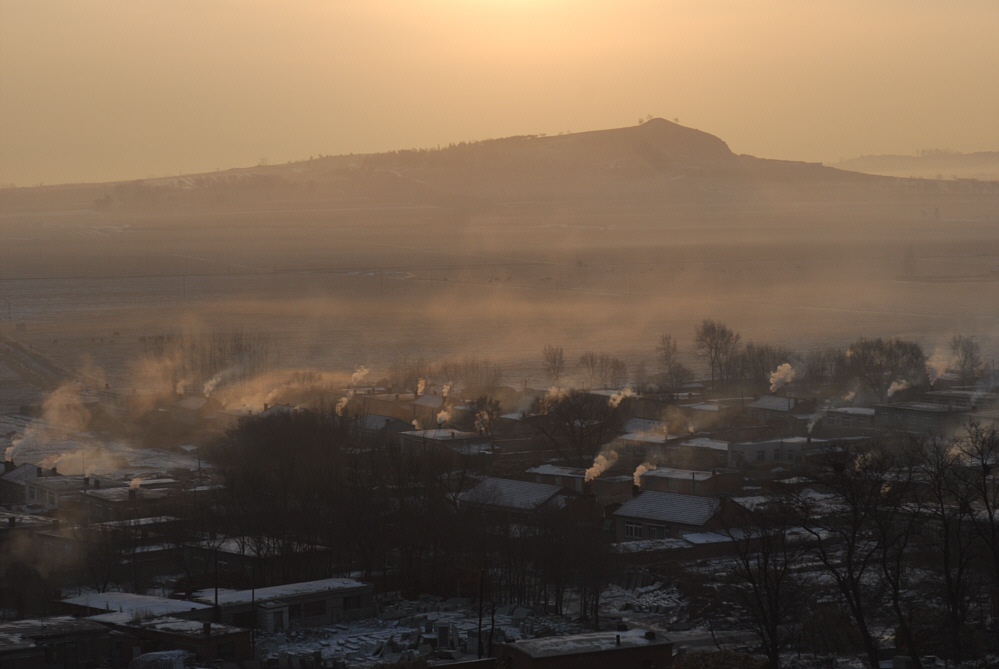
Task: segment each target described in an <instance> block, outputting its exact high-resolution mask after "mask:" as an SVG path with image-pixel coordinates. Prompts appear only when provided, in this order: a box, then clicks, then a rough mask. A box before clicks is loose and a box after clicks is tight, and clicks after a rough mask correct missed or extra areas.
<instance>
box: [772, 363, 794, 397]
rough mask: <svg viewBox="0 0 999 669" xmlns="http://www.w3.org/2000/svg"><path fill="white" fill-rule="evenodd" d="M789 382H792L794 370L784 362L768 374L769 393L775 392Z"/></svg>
mask: <svg viewBox="0 0 999 669" xmlns="http://www.w3.org/2000/svg"><path fill="white" fill-rule="evenodd" d="M791 381H794V368H793V367H791V364H790V363H788V362H785V363H783V364H782V365H779V366H778V367H777V369H775V370H774V371H773V372H771V373H770V392H772V393H775V392H777V390H779V389H780V388H782V387H783V386H784V385H786V384H788V383H791Z"/></svg>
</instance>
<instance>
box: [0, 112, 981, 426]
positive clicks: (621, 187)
mask: <svg viewBox="0 0 999 669" xmlns="http://www.w3.org/2000/svg"><path fill="white" fill-rule="evenodd" d="M0 217H2V219H0V236H2V239H0V321H2V323H3V328H2V331H3V333H4V334H6V335H8V336H11V337H14V338H16V339H17V340H18V341H20V342H22V343H23V344H25V345H26V346H29V347H31V348H32V349H33V351H34V352H35V353H40V354H43V355H45V356H48V357H49V358H50V359H51V360H53V361H54V362H55V363H56V364H58V365H60V366H62V367H64V368H66V369H68V370H72V371H75V372H80V373H83V374H84V375H85V376H87V377H88V378H91V379H97V378H99V379H100V380H102V381H104V382H106V383H109V384H112V385H133V386H141V385H143V384H148V383H151V382H152V381H151V380H150V379H151V378H152V377H150V376H148V370H145V371H143V369H142V368H141V367H142V365H141V364H140V362H139V361H141V360H142V359H143V358H144V356H148V355H149V352H150V342H151V341H154V340H155V338H157V337H164V336H167V335H183V334H187V335H199V336H200V335H204V334H205V333H229V334H232V333H244V334H246V335H247V336H249V337H252V338H254V339H255V340H259V341H265V342H267V344H266V348H267V350H268V356H267V366H268V367H269V368H272V369H274V370H283V371H287V370H311V371H316V372H328V373H343V374H345V375H347V376H348V377H349V374H350V372H352V371H353V370H355V369H357V368H358V367H359V366H365V367H367V368H370V369H371V370H372V372H373V373H374V374H375V375H376V377H377V376H381V375H382V374H383V373H384V372H385V370H387V369H388V368H389V367H390V366H392V365H398V364H402V363H403V362H405V361H407V360H409V361H413V360H416V359H423V360H425V361H427V362H430V363H433V362H440V361H444V360H451V359H460V358H465V357H468V356H477V357H479V358H483V359H488V360H490V361H492V362H495V363H498V364H499V365H500V366H501V367H502V369H503V373H504V380H505V382H506V383H507V384H509V385H515V386H518V387H519V386H521V385H533V386H536V387H542V386H545V384H546V383H547V382H548V380H547V379H546V377H545V374H544V372H543V371H542V365H541V359H540V351H541V349H542V347H543V346H544V345H545V344H548V343H553V344H558V345H562V346H564V348H565V351H566V354H567V357H569V358H570V359H575V357H576V356H578V355H579V354H580V353H582V352H583V351H586V350H597V351H607V352H610V353H613V354H614V355H618V356H620V357H622V358H623V359H624V360H626V361H627V362H628V365H629V368H630V369H632V370H635V369H637V368H638V367H639V363H641V362H645V363H646V364H647V365H648V366H649V367H650V369H651V367H652V366H653V365H654V357H655V353H654V351H655V345H656V342H657V340H658V338H659V336H660V335H661V334H662V333H665V332H669V333H672V334H673V335H674V337H676V338H677V340H678V341H679V344H680V349H681V354H684V355H686V356H687V357H688V358H689V359H690V362H691V364H693V363H694V358H693V346H692V338H693V333H694V329H695V326H696V324H698V323H700V322H701V321H702V320H703V319H705V318H712V319H717V320H720V321H724V322H726V323H727V324H729V325H730V326H731V327H733V328H735V329H736V330H738V331H739V332H741V333H742V335H743V337H744V338H745V339H750V340H756V341H767V342H775V343H781V344H785V345H787V346H789V347H790V348H792V349H794V350H797V351H801V352H805V351H808V350H811V349H814V348H817V347H821V346H825V345H830V344H843V343H846V342H848V341H851V340H853V339H855V338H857V337H859V336H874V337H876V336H901V337H905V338H907V339H912V340H915V341H918V342H919V343H921V344H922V345H923V347H924V348H925V349H926V350H927V352H932V351H933V350H934V348H935V347H937V346H943V345H944V344H945V342H946V341H947V340H948V339H949V338H950V337H951V336H952V335H953V334H956V333H961V334H965V335H969V336H973V337H975V338H976V339H977V340H978V341H979V342H981V344H982V349H983V355H984V357H986V359H987V360H988V359H990V356H994V355H995V354H996V352H997V351H999V338H997V337H996V324H997V323H999V300H997V299H996V298H995V295H996V293H997V290H996V289H997V287H999V226H997V222H999V185H997V183H996V182H981V181H970V180H963V181H946V182H945V181H932V180H905V179H898V178H891V177H877V176H870V175H862V174H857V173H852V172H845V171H840V170H835V169H832V168H827V167H823V166H821V165H818V164H806V163H795V162H786V161H770V160H765V159H760V158H754V157H750V156H741V155H735V154H733V153H732V152H731V151H729V149H728V147H727V146H726V145H725V143H724V142H723V141H722V140H721V139H719V138H717V137H714V136H712V135H709V134H707V133H704V132H700V131H697V130H693V129H690V128H685V127H682V126H679V125H677V124H675V123H671V122H669V121H665V120H662V119H653V120H650V121H647V122H645V123H643V124H641V125H637V126H632V127H626V128H620V129H615V130H606V131H594V132H586V133H578V134H567V135H559V136H551V137H516V138H508V139H502V140H491V141H486V142H479V143H473V144H464V143H463V144H459V145H452V146H449V147H446V148H440V149H434V150H426V151H401V152H395V153H386V154H376V155H364V156H339V157H318V158H313V159H312V160H309V161H305V162H300V163H292V164H287V165H275V166H258V167H256V168H251V169H241V170H229V171H224V172H215V173H210V174H203V175H193V176H187V177H177V178H171V179H158V180H148V181H136V182H123V183H117V184H96V185H73V186H52V187H40V188H29V189H7V190H4V191H2V192H0ZM0 371H2V374H3V384H2V388H3V390H0V405H2V406H0V410H6V409H8V408H11V407H17V406H19V405H21V404H24V403H28V402H30V401H37V398H35V399H34V400H33V396H32V393H33V392H34V391H32V390H30V389H26V388H25V386H24V384H23V383H22V381H21V380H19V379H21V376H18V375H17V374H15V373H14V371H13V370H12V368H6V367H5V368H3V369H2V370H0ZM144 375H145V376H144ZM22 376H23V375H22ZM153 376H155V375H153ZM265 396H266V394H264V395H260V396H259V397H254V398H245V400H246V401H247V402H250V401H257V402H259V401H260V400H261V399H262V398H263V397H265Z"/></svg>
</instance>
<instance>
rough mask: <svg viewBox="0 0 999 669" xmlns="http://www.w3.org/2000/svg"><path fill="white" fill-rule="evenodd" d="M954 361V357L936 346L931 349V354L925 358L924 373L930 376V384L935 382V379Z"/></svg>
mask: <svg viewBox="0 0 999 669" xmlns="http://www.w3.org/2000/svg"><path fill="white" fill-rule="evenodd" d="M954 362H955V359H954V358H953V357H952V356H949V355H948V354H947V352H946V351H944V350H943V349H941V348H940V347H939V346H938V347H937V348H936V350H934V351H933V355H931V356H930V357H929V358H927V360H926V375H927V376H928V377H929V378H930V385H931V386H932V385H933V384H934V383H936V382H937V379H939V378H940V376H941V375H942V374H943V373H944V372H946V371H947V370H948V369H950V367H951V365H952V364H953V363H954Z"/></svg>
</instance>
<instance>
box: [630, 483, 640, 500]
mask: <svg viewBox="0 0 999 669" xmlns="http://www.w3.org/2000/svg"><path fill="white" fill-rule="evenodd" d="M641 494H642V487H641V486H639V485H638V484H635V485H633V486H631V496H632V497H638V496H639V495H641Z"/></svg>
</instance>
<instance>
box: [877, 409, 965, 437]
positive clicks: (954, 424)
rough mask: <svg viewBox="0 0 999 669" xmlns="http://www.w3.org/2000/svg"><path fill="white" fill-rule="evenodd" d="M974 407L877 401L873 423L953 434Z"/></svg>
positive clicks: (879, 425) (899, 429) (887, 428)
mask: <svg viewBox="0 0 999 669" xmlns="http://www.w3.org/2000/svg"><path fill="white" fill-rule="evenodd" d="M970 412H971V407H970V406H968V405H963V404H958V405H955V404H944V403H939V404H938V403H935V402H899V403H896V404H877V405H875V407H874V423H875V425H876V426H877V427H878V428H881V429H885V430H896V431H899V432H910V433H917V434H950V433H951V432H953V431H955V430H956V429H958V428H959V427H960V426H961V423H963V422H964V421H965V420H966V418H967V415H968V414H969V413H970Z"/></svg>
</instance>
